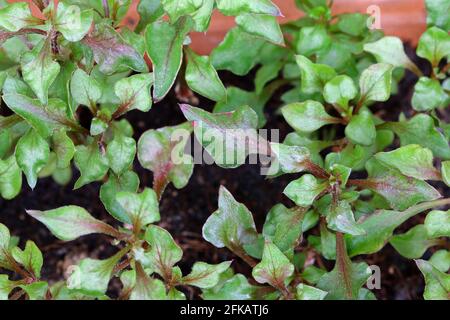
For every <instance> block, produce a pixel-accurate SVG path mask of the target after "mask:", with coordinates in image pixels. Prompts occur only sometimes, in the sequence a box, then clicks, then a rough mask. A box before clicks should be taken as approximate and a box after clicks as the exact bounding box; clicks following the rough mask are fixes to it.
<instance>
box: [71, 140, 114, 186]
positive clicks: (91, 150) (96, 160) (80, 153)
mask: <svg viewBox="0 0 450 320" xmlns="http://www.w3.org/2000/svg"><path fill="white" fill-rule="evenodd" d="M74 160H75V165H76V166H77V168H78V170H80V173H81V176H80V177H79V178H78V180H77V181H76V182H75V186H74V188H75V189H79V188H81V187H82V186H84V185H86V184H88V183H90V182H93V181H96V180H100V179H101V178H103V177H104V176H105V174H106V173H107V172H108V169H109V162H108V157H107V156H106V155H104V154H102V153H101V152H100V148H99V146H98V144H97V142H96V141H92V142H91V143H90V144H89V145H87V146H85V145H79V146H77V148H76V152H75V157H74Z"/></svg>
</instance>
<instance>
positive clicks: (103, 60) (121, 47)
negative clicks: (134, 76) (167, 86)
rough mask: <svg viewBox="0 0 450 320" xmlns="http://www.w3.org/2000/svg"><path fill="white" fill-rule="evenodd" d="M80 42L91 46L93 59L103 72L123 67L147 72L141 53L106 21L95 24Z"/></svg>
mask: <svg viewBox="0 0 450 320" xmlns="http://www.w3.org/2000/svg"><path fill="white" fill-rule="evenodd" d="M82 43H84V44H85V45H87V46H88V47H89V48H91V50H92V52H93V55H94V60H95V62H97V64H98V65H99V70H100V71H101V72H102V73H104V74H112V73H114V72H116V71H118V70H122V69H124V68H126V69H132V70H134V71H137V72H148V68H147V64H146V63H145V61H144V59H143V57H142V56H141V54H139V52H137V51H136V49H134V48H133V47H132V46H131V45H129V44H128V43H126V41H125V40H124V39H123V38H122V36H121V35H120V34H119V33H118V32H117V31H116V30H114V28H113V27H111V26H110V25H108V24H107V23H98V24H96V25H95V29H94V31H93V33H92V34H89V35H88V36H86V37H85V38H84V39H83V40H82Z"/></svg>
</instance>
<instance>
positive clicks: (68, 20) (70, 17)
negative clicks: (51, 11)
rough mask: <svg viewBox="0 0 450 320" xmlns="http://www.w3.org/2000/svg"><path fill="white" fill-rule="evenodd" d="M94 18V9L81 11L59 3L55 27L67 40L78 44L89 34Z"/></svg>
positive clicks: (73, 6)
mask: <svg viewBox="0 0 450 320" xmlns="http://www.w3.org/2000/svg"><path fill="white" fill-rule="evenodd" d="M93 17H94V12H93V10H92V9H88V10H83V11H81V9H80V8H79V7H78V6H75V5H68V4H66V3H64V2H59V4H58V9H57V10H56V18H55V22H54V27H55V28H56V30H58V31H59V32H61V33H62V35H63V37H64V38H65V39H66V40H68V41H71V42H77V41H80V40H81V39H83V37H84V36H85V35H86V34H87V33H88V31H89V29H90V28H91V24H92V21H93Z"/></svg>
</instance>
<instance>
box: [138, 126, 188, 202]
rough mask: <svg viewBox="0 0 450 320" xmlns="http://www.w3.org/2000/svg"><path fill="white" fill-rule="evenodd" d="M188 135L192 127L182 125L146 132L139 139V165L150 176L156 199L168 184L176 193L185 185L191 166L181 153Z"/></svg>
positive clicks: (186, 156)
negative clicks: (150, 174) (148, 171)
mask: <svg viewBox="0 0 450 320" xmlns="http://www.w3.org/2000/svg"><path fill="white" fill-rule="evenodd" d="M191 132H192V125H191V124H190V123H185V124H181V125H178V126H175V127H164V128H160V129H158V130H148V131H146V132H144V134H142V136H141V138H140V139H139V143H138V159H139V163H140V164H141V165H142V166H143V167H144V168H145V169H148V170H151V171H152V172H153V174H154V177H153V188H154V190H155V192H156V194H157V195H158V198H159V197H160V196H161V195H162V192H163V191H164V189H165V187H166V186H167V184H168V183H169V182H172V183H173V184H174V186H175V187H176V188H177V189H181V188H183V187H185V186H186V184H187V183H188V182H189V178H190V177H191V175H192V172H193V170H194V163H193V159H192V156H191V155H187V154H185V153H184V148H185V146H186V143H187V139H188V138H189V136H190V134H191Z"/></svg>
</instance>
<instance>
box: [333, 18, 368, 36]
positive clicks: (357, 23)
mask: <svg viewBox="0 0 450 320" xmlns="http://www.w3.org/2000/svg"><path fill="white" fill-rule="evenodd" d="M368 19H369V16H368V15H367V14H361V13H344V14H340V15H339V21H338V22H337V24H336V26H337V27H338V29H339V30H340V31H341V32H344V33H347V34H349V35H351V36H354V37H358V36H361V35H363V34H364V33H365V32H366V30H367V20H368Z"/></svg>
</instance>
